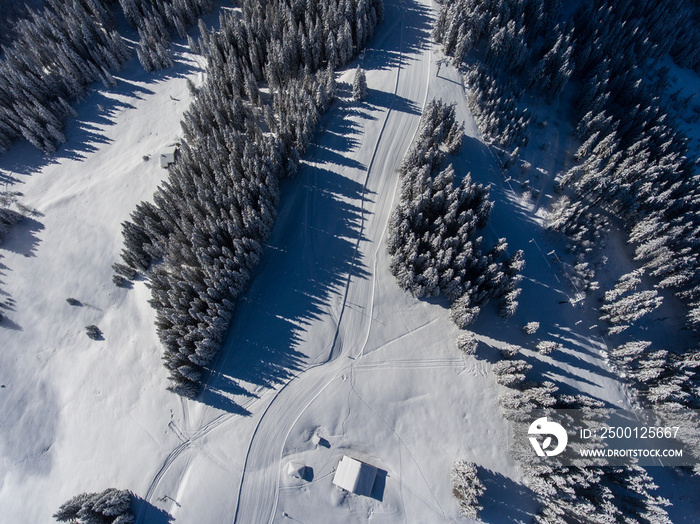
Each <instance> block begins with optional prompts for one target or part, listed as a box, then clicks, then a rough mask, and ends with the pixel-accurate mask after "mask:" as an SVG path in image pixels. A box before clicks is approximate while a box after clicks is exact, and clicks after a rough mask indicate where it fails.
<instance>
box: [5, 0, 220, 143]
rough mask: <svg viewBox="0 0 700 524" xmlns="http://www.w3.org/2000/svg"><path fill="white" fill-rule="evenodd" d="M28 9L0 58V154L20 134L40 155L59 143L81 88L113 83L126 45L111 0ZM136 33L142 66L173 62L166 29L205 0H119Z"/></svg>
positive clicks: (204, 6) (181, 29)
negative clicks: (65, 122) (40, 152)
mask: <svg viewBox="0 0 700 524" xmlns="http://www.w3.org/2000/svg"><path fill="white" fill-rule="evenodd" d="M45 4H46V5H45V6H44V8H43V9H42V10H41V11H34V10H31V9H30V10H28V14H27V16H26V17H24V18H21V19H20V20H19V21H18V22H17V24H16V25H15V27H14V29H13V33H14V39H13V41H12V43H11V45H8V46H6V47H5V48H4V54H3V56H2V59H0V153H2V152H4V151H6V150H7V149H9V147H10V146H11V145H12V143H13V142H15V141H17V140H20V139H26V140H27V141H29V142H30V143H31V144H32V145H34V146H35V147H37V148H38V149H41V150H42V151H44V152H45V153H53V152H54V151H55V150H56V148H57V147H58V146H59V145H60V144H62V143H63V142H65V136H64V135H63V123H64V121H65V120H66V119H67V118H68V117H71V116H75V110H74V109H73V107H72V104H73V103H75V102H76V101H78V100H80V99H82V98H83V97H84V96H85V94H86V93H87V89H88V86H89V85H91V84H92V83H94V82H95V81H98V80H100V81H102V83H103V84H104V85H105V86H112V85H114V84H115V80H114V78H113V77H112V72H114V71H116V70H118V69H120V68H121V66H122V65H123V63H124V62H125V61H126V60H127V59H128V58H130V56H131V50H130V49H129V48H128V47H127V46H126V44H125V43H124V40H123V39H122V37H121V36H120V34H119V33H118V31H117V22H116V18H115V15H116V14H117V13H116V6H115V2H114V1H113V0H68V1H65V2H61V1H58V0H47V1H46V3H45ZM119 5H120V7H121V9H122V11H123V12H124V14H125V16H126V18H127V20H128V21H129V23H130V24H132V25H133V26H134V27H135V28H136V29H137V30H138V33H139V36H140V46H139V48H138V50H137V54H138V57H139V60H140V61H141V64H142V65H143V67H144V68H145V69H146V70H147V71H153V70H154V69H160V68H163V67H168V66H170V65H172V60H171V58H170V55H169V54H168V47H169V44H170V34H171V32H175V33H177V34H178V35H179V36H180V37H181V38H184V37H185V36H186V33H185V29H186V28H187V27H188V26H191V25H193V24H195V23H196V21H197V18H198V16H199V15H201V14H202V13H204V12H207V11H210V10H211V9H212V2H211V0H120V2H119Z"/></svg>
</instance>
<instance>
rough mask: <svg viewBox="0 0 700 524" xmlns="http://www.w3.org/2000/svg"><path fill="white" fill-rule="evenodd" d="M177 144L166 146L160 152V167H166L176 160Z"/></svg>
mask: <svg viewBox="0 0 700 524" xmlns="http://www.w3.org/2000/svg"><path fill="white" fill-rule="evenodd" d="M176 152H177V146H166V147H164V148H163V149H162V151H161V152H160V167H162V168H166V167H168V166H169V165H170V164H172V163H174V162H175V153H176Z"/></svg>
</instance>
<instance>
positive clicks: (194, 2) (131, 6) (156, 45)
mask: <svg viewBox="0 0 700 524" xmlns="http://www.w3.org/2000/svg"><path fill="white" fill-rule="evenodd" d="M119 4H120V6H121V8H122V11H123V12H124V16H125V17H126V19H127V21H128V22H129V24H131V26H132V27H134V28H136V29H137V30H138V33H139V48H138V49H137V51H136V54H137V55H138V58H139V61H140V62H141V65H142V66H143V68H144V69H145V70H146V71H154V70H156V69H163V68H165V67H170V66H171V65H172V64H173V61H172V59H171V58H170V55H169V54H168V48H169V47H170V35H171V34H172V33H175V34H177V36H179V37H180V38H185V37H186V36H187V28H188V27H189V26H192V25H194V24H195V23H197V19H198V18H199V17H200V16H201V15H202V14H205V13H209V12H211V11H212V9H213V8H214V2H213V0H119Z"/></svg>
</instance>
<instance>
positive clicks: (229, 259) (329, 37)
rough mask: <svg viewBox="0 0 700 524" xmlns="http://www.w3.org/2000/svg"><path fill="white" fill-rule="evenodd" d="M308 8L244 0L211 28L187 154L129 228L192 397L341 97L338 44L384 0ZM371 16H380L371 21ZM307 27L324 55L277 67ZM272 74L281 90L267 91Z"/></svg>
mask: <svg viewBox="0 0 700 524" xmlns="http://www.w3.org/2000/svg"><path fill="white" fill-rule="evenodd" d="M307 4H309V5H308V6H307V9H301V4H297V3H295V2H289V1H287V0H274V1H270V2H263V3H259V2H253V1H252V0H251V1H249V2H244V3H243V5H242V13H243V16H241V17H239V16H237V15H231V14H224V15H222V17H221V19H220V29H219V31H218V32H209V31H207V30H206V28H204V27H203V26H202V34H201V38H200V39H199V41H198V42H196V43H193V46H194V47H195V48H197V49H198V50H199V52H201V54H202V55H203V56H204V57H205V58H206V61H207V77H206V82H205V84H204V85H203V86H201V87H199V88H195V87H194V86H191V90H192V91H193V92H194V94H195V99H194V101H193V103H192V105H191V107H190V108H189V110H188V111H187V112H186V113H185V115H184V117H183V121H182V129H183V135H184V141H183V144H182V146H181V149H180V158H179V159H178V161H177V162H176V163H175V164H174V165H173V166H172V167H171V168H170V173H169V177H168V180H167V181H166V182H165V183H163V185H162V186H161V187H160V188H159V189H158V191H157V192H156V194H155V196H154V201H153V203H150V202H142V203H141V204H139V205H138V206H137V208H136V210H135V211H134V212H133V213H132V215H131V220H130V221H127V222H124V223H123V234H124V250H123V252H122V259H123V262H124V264H122V265H118V268H119V269H120V271H119V276H121V277H127V278H128V275H125V273H127V272H132V273H133V271H139V272H145V273H146V275H147V277H148V286H149V287H150V288H151V296H152V299H151V301H150V303H151V305H152V306H153V307H154V308H155V310H156V327H157V330H158V335H159V338H160V340H161V342H162V343H163V346H164V357H163V358H164V360H165V366H166V367H167V368H168V369H169V370H170V380H171V385H170V387H169V389H170V390H171V391H173V392H175V393H177V394H180V395H183V396H186V397H194V396H195V395H196V394H197V393H198V392H199V391H200V389H201V384H202V379H203V376H204V373H205V372H206V371H207V369H208V367H209V366H210V365H211V363H212V361H213V360H214V358H215V357H216V355H217V354H218V351H219V349H220V346H221V343H222V341H223V337H224V334H225V332H226V329H227V328H228V325H229V323H230V320H231V317H232V315H233V312H234V309H235V305H236V301H237V299H238V298H239V297H240V295H241V293H243V291H244V290H245V288H246V286H247V285H248V282H249V280H250V276H251V272H252V270H253V268H254V267H255V266H256V265H257V263H258V261H259V259H260V256H261V253H262V249H263V247H262V246H263V243H264V241H265V239H266V238H267V237H268V235H269V233H270V230H271V228H272V226H273V224H274V220H275V215H276V208H277V203H278V200H279V192H278V183H279V179H280V178H281V177H284V176H290V175H293V174H294V173H295V172H296V169H297V166H298V162H299V157H300V155H302V154H303V153H304V151H305V150H306V147H307V145H308V143H309V141H310V139H311V138H312V135H313V133H314V131H315V129H316V125H317V123H318V119H319V117H320V114H321V113H322V112H324V111H325V110H326V109H327V108H328V106H329V104H330V102H331V101H332V100H333V98H334V97H335V78H334V74H333V66H334V65H336V64H340V63H342V62H340V61H337V62H334V59H333V55H328V52H329V50H332V49H333V48H335V47H337V46H339V47H343V48H347V49H352V50H353V51H352V53H355V52H357V50H359V47H357V45H355V42H358V43H361V44H363V43H364V42H366V40H367V39H368V38H370V37H371V35H372V31H373V30H374V27H375V25H376V22H377V21H379V20H380V19H381V13H382V8H381V2H378V1H376V0H361V1H359V2H344V1H338V0H329V1H325V2H322V1H318V2H307ZM348 6H349V7H348ZM348 16H349V17H351V18H350V19H349V18H348ZM365 16H367V17H368V20H372V21H374V22H373V23H371V24H370V23H369V22H368V23H367V25H362V24H364V20H365V18H364V17H365ZM358 20H361V21H362V22H359V23H358V22H357V21H358ZM358 24H359V25H358ZM345 27H349V28H350V29H352V30H351V31H347V30H345V29H343V28H345ZM358 27H359V28H361V30H360V29H358ZM307 31H312V32H314V33H316V32H319V34H318V35H317V36H314V40H313V41H314V42H316V43H317V44H318V47H310V48H309V49H316V51H314V52H311V53H304V52H300V53H298V54H297V55H296V56H297V60H298V61H292V62H283V63H282V62H280V64H282V65H280V66H279V67H278V66H276V65H275V64H277V62H276V60H277V58H278V57H277V58H276V57H275V56H273V55H275V53H278V52H282V51H284V53H283V55H284V56H285V57H287V58H286V59H285V60H287V59H290V55H288V54H287V51H288V50H289V49H292V48H294V49H296V50H297V51H303V49H304V46H303V45H302V44H303V42H304V40H305V38H307V37H306V36H305V35H306V33H307ZM357 31H360V33H357ZM357 34H359V35H360V37H359V39H358V40H355V38H356V37H355V36H353V35H357ZM283 35H294V36H293V37H290V39H289V40H283ZM282 41H284V42H285V45H284V49H282V48H281V47H280V46H279V44H280V42H282ZM325 43H328V47H325ZM297 44H299V46H297ZM314 53H316V54H314ZM352 53H351V54H346V55H342V56H343V58H344V59H345V60H347V59H349V58H350V57H351V56H352ZM339 60H340V59H339ZM261 80H264V81H266V82H267V85H268V86H269V87H270V96H267V95H266V96H263V95H262V94H261V92H260V89H259V86H258V82H259V81H261ZM123 267H126V268H128V269H127V270H124V269H123Z"/></svg>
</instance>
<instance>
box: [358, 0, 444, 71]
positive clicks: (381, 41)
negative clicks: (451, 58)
mask: <svg viewBox="0 0 700 524" xmlns="http://www.w3.org/2000/svg"><path fill="white" fill-rule="evenodd" d="M402 22H403V25H404V27H403V34H402V35H401V36H402V38H400V39H399V38H393V37H394V35H395V34H397V33H398V32H401V23H402ZM431 31H432V14H431V11H430V10H429V9H428V8H427V7H425V6H424V5H421V4H419V3H417V2H415V1H414V0H405V1H403V2H400V3H396V4H393V5H392V4H390V3H386V4H385V12H384V22H383V25H382V26H380V27H379V33H380V34H378V35H377V36H376V37H375V38H374V39H373V40H372V41H371V42H370V43H369V45H368V46H367V49H366V50H365V52H364V56H363V57H362V67H363V69H366V70H372V69H377V70H381V69H392V68H395V67H398V66H403V65H405V64H406V63H407V60H408V58H407V55H410V54H414V53H417V52H419V51H421V50H423V49H425V48H426V46H429V45H431V36H430V33H431Z"/></svg>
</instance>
